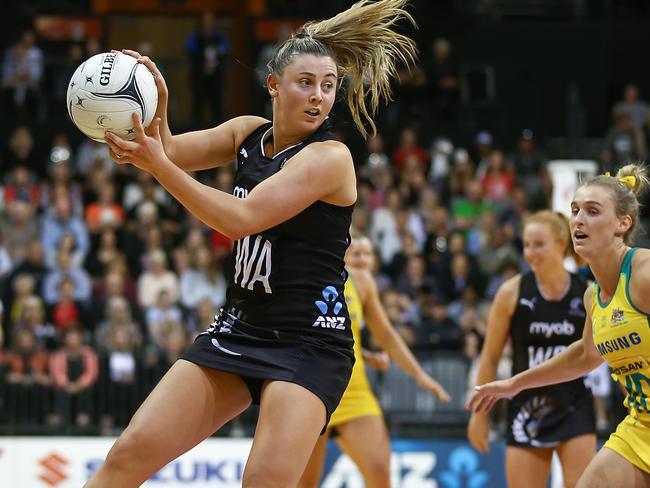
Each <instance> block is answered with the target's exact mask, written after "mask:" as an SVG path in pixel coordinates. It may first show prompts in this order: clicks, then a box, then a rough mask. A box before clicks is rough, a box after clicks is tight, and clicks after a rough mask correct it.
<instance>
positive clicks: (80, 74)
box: [66, 52, 158, 142]
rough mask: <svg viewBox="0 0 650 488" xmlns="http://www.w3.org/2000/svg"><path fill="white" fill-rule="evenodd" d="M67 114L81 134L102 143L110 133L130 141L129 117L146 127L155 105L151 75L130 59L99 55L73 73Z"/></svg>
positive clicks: (131, 132) (154, 89) (130, 126)
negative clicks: (135, 114) (107, 132)
mask: <svg viewBox="0 0 650 488" xmlns="http://www.w3.org/2000/svg"><path fill="white" fill-rule="evenodd" d="M66 101H67V108H68V114H69V115H70V119H72V122H74V124H75V125H76V126H77V127H78V128H79V130H80V131H81V132H83V133H84V134H86V135H87V136H88V137H90V138H91V139H93V140H95V141H99V142H104V133H105V132H106V131H111V132H114V133H115V134H117V135H118V136H120V137H122V138H124V139H133V138H134V137H135V131H134V128H133V121H132V119H131V114H133V113H134V112H135V113H137V114H138V115H139V116H140V119H141V120H142V122H143V125H144V126H145V127H147V126H148V125H149V124H150V123H151V121H152V120H153V116H154V114H155V113H156V107H157V105H158V90H157V88H156V82H155V80H154V78H153V75H152V74H151V72H150V71H149V70H148V69H147V67H146V66H144V65H143V64H140V63H138V62H137V61H136V59H135V58H133V57H132V56H128V55H126V54H122V53H120V52H108V53H101V54H96V55H95V56H92V57H91V58H89V59H87V60H86V61H84V62H83V63H82V64H81V65H80V66H79V67H78V68H77V70H76V71H75V72H74V74H73V75H72V78H71V79H70V83H69V85H68V93H67V97H66Z"/></svg>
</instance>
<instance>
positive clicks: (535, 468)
mask: <svg viewBox="0 0 650 488" xmlns="http://www.w3.org/2000/svg"><path fill="white" fill-rule="evenodd" d="M552 459H553V449H550V448H545V447H544V448H538V447H516V446H508V447H506V478H507V479H508V488H546V484H547V482H548V476H549V474H550V472H551V460H552Z"/></svg>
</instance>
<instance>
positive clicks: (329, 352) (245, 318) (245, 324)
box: [181, 120, 354, 421]
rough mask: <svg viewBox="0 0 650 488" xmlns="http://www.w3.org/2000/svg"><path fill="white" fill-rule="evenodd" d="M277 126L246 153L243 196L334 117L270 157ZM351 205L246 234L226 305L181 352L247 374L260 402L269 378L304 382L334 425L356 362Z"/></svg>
mask: <svg viewBox="0 0 650 488" xmlns="http://www.w3.org/2000/svg"><path fill="white" fill-rule="evenodd" d="M271 128H272V124H271V123H267V124H263V125H262V126H261V127H259V128H258V129H256V130H255V131H253V133H252V134H250V135H249V136H248V137H247V138H246V139H245V140H244V142H243V143H242V144H241V146H240V147H239V149H238V154H237V172H236V176H235V181H234V190H233V194H234V195H235V196H237V197H239V198H246V196H247V195H248V193H249V192H250V191H251V190H253V188H254V187H255V186H256V185H257V184H259V183H261V182H262V181H264V180H265V179H266V178H269V177H270V176H272V175H274V174H275V173H277V172H278V171H281V170H282V168H283V166H284V164H285V163H286V162H287V160H289V159H290V158H291V157H292V156H294V155H295V154H297V153H298V152H299V151H300V150H302V149H303V148H304V147H306V146H307V145H309V144H311V143H313V142H318V141H326V140H330V139H333V135H332V133H331V132H330V123H329V121H328V120H326V121H325V122H324V123H323V124H322V125H321V126H320V127H319V128H318V129H317V130H316V131H315V132H314V133H313V134H312V135H311V136H309V137H308V138H307V139H305V140H304V141H302V142H301V143H299V144H296V145H294V146H291V147H289V148H287V149H285V150H284V151H281V152H279V153H278V154H276V155H275V156H274V157H273V158H268V157H266V155H265V154H264V141H265V140H266V138H268V137H269V136H270V133H271ZM323 164H327V163H326V162H323ZM284 191H291V188H286V189H285V190H284ZM352 209H353V206H348V207H339V206H336V205H331V204H328V203H325V202H322V201H317V202H315V203H314V204H312V205H311V206H309V207H308V208H306V209H305V210H303V211H302V212H300V213H299V214H298V215H296V216H295V217H293V218H292V219H290V220H288V221H286V222H283V223H282V224H280V225H278V226H276V227H273V228H271V229H268V230H265V231H263V232H260V233H258V234H254V235H251V236H246V237H244V238H242V239H240V240H238V241H237V242H236V243H235V248H234V253H233V254H234V258H233V262H232V265H231V266H230V269H229V276H228V278H229V287H228V292H227V296H226V304H225V306H224V307H223V308H222V309H221V311H220V312H219V314H217V315H216V316H215V320H214V322H213V323H212V324H211V326H210V328H209V329H208V330H207V331H206V332H204V333H202V334H200V335H199V336H198V337H197V339H196V341H195V342H194V343H193V344H192V345H191V346H190V347H189V348H188V350H187V351H186V352H185V353H184V354H183V355H182V356H181V357H182V358H183V359H186V360H188V361H191V362H194V363H196V364H199V365H202V366H206V367H209V368H213V369H216V370H219V371H225V372H229V373H234V374H237V375H239V376H241V377H242V378H243V379H244V381H245V382H246V384H247V385H248V387H249V389H250V391H251V395H252V397H253V403H254V404H256V403H259V400H260V393H261V388H262V384H263V383H264V381H265V380H282V381H288V382H292V383H296V384H298V385H301V386H303V387H305V388H307V389H309V390H310V391H312V392H313V393H314V394H316V395H317V396H318V397H319V398H320V399H321V400H322V401H323V403H324V404H325V407H326V409H327V419H328V421H329V417H330V415H331V414H332V412H333V411H334V410H335V409H336V406H337V405H338V403H339V401H340V399H341V396H342V395H343V392H344V391H345V388H346V387H347V384H348V381H349V379H350V375H351V372H352V365H353V364H354V353H353V350H352V346H353V339H352V331H351V329H350V317H349V315H348V310H347V307H346V304H345V299H344V297H343V288H344V284H345V280H346V279H347V272H346V271H345V268H344V261H343V257H344V254H345V251H346V249H347V247H348V245H349V244H350V236H349V229H350V223H351V217H352Z"/></svg>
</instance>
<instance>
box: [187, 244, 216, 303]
mask: <svg viewBox="0 0 650 488" xmlns="http://www.w3.org/2000/svg"><path fill="white" fill-rule="evenodd" d="M191 259H192V267H191V268H190V269H187V270H185V271H184V272H183V274H181V276H180V301H181V304H182V305H183V307H185V308H186V309H188V310H191V309H193V308H195V307H196V306H197V304H198V303H199V302H200V301H201V300H203V299H204V298H208V299H210V301H211V302H212V305H213V306H214V307H215V308H216V307H220V306H222V305H223V304H224V302H225V300H226V279H225V277H224V275H223V272H222V271H221V268H220V266H219V264H218V263H217V262H216V261H215V258H214V257H213V256H212V253H211V252H210V249H209V248H207V247H205V246H202V247H199V248H198V249H197V250H196V252H195V253H194V254H193V255H192V257H191Z"/></svg>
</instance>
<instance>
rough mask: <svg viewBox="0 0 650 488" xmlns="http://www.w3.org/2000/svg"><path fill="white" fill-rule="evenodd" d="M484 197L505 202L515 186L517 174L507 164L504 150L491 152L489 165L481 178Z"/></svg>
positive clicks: (492, 200) (496, 201) (495, 201)
mask: <svg viewBox="0 0 650 488" xmlns="http://www.w3.org/2000/svg"><path fill="white" fill-rule="evenodd" d="M481 184H482V185H483V195H484V198H485V199H486V200H488V201H490V202H492V203H495V204H497V203H505V202H504V201H505V200H506V199H508V198H509V197H510V195H511V194H512V192H513V190H514V188H515V174H514V172H513V171H512V169H511V168H510V167H508V165H507V164H506V160H505V157H504V155H503V152H502V151H500V150H498V149H495V150H494V151H492V152H491V153H490V156H489V160H488V167H487V169H486V171H485V175H483V177H482V178H481Z"/></svg>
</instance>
